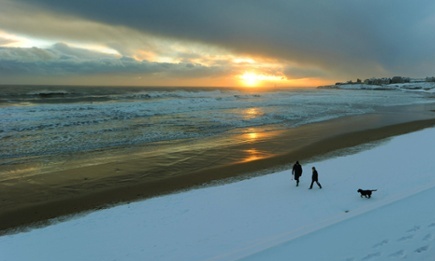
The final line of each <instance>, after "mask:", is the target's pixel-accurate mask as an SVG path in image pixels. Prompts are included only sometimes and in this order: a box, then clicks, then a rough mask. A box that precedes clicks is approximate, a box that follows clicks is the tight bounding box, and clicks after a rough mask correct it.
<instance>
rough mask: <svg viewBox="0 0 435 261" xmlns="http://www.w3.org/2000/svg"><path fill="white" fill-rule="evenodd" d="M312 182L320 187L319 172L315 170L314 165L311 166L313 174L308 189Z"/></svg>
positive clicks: (311, 186)
mask: <svg viewBox="0 0 435 261" xmlns="http://www.w3.org/2000/svg"><path fill="white" fill-rule="evenodd" d="M314 182H316V183H317V185H318V186H319V188H322V185H320V183H319V173H317V170H316V168H315V167H313V175H312V176H311V185H310V189H312V188H313V184H314Z"/></svg>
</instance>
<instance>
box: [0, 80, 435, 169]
mask: <svg viewBox="0 0 435 261" xmlns="http://www.w3.org/2000/svg"><path fill="white" fill-rule="evenodd" d="M3 88H4V87H3ZM34 88H36V89H34ZM34 88H33V89H29V87H22V88H21V89H20V88H18V87H14V88H10V89H5V90H3V92H2V94H1V95H0V105H1V107H0V141H1V142H2V146H1V147H0V164H2V165H4V164H10V163H11V162H21V161H23V160H28V157H45V156H53V155H69V154H71V153H83V152H88V151H94V150H105V149H109V148H113V147H126V146H135V145H144V144H147V143H150V142H157V141H167V142H171V141H175V140H180V139H189V138H196V139H197V138H203V137H208V136H212V135H223V134H225V133H226V132H228V131H231V132H233V133H234V132H238V131H240V132H244V131H246V128H256V127H262V128H266V127H267V129H269V130H273V129H283V128H292V127H294V126H300V125H304V124H308V123H312V122H318V121H323V120H327V119H333V118H337V117H342V116H346V115H357V114H364V113H371V112H374V111H376V110H377V109H378V108H379V107H388V106H397V105H408V104H416V103H425V102H433V101H432V99H431V98H430V97H429V98H428V96H427V95H426V94H423V93H421V92H402V91H387V90H381V91H371V90H357V91H349V90H335V89H332V90H331V89H289V90H275V89H273V90H268V91H255V90H249V91H247V90H236V89H224V88H221V89H204V88H203V89H194V88H190V89H189V88H185V89H183V88H181V89H174V88H161V89H158V88H125V89H123V88H85V87H65V86H61V87H50V88H48V87H44V88H38V87H34ZM41 94H43V95H41Z"/></svg>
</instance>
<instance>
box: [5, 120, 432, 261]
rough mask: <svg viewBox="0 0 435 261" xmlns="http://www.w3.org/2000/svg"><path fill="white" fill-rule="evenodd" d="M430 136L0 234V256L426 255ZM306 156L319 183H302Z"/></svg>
mask: <svg viewBox="0 0 435 261" xmlns="http://www.w3.org/2000/svg"><path fill="white" fill-rule="evenodd" d="M434 136H435V128H431V129H426V130H422V131H418V132H415V133H411V134H407V135H403V136H399V137H395V138H392V139H390V140H388V141H385V142H383V143H382V144H378V146H373V147H371V148H370V149H368V150H364V151H360V152H357V153H356V154H353V155H346V156H342V157H337V158H332V159H327V160H324V161H319V162H301V163H302V165H303V167H304V173H303V176H302V178H301V184H300V186H299V187H296V186H295V182H294V181H293V180H291V175H290V171H283V172H279V173H273V174H270V175H266V176H261V177H256V178H251V179H248V180H244V181H240V182H236V183H231V184H225V185H220V186H215V187H207V188H202V189H196V190H191V191H186V192H183V193H179V194H173V195H168V196H163V197H158V198H153V199H149V200H145V201H142V202H136V203H131V204H127V205H122V206H117V207H114V208H111V209H106V210H100V211H96V212H93V213H90V214H88V215H86V216H81V217H77V218H75V219H71V220H68V221H65V222H61V223H57V224H55V225H52V226H48V227H45V228H40V229H35V230H32V231H29V232H25V233H19V234H14V235H8V236H3V237H0V260H11V261H14V260H63V261H68V260H81V261H86V260H127V261H129V260H132V261H133V260H135V261H136V260H171V261H172V260H186V261H194V260H239V259H241V258H246V259H247V260H289V259H290V258H291V260H348V261H350V260H370V259H373V260H395V259H397V258H409V260H431V259H429V258H430V257H435V248H434V247H433V245H434V240H435V209H434V208H433V207H431V206H432V204H433V203H432V202H431V201H432V199H433V198H434V197H435V189H434V188H435V176H434V173H433V170H434V169H435V161H434V160H433V155H434V152H435V139H434V138H433V137H434ZM311 166H316V168H317V170H318V171H319V181H320V183H321V184H322V186H323V189H318V188H317V187H314V188H313V189H312V190H309V189H308V187H309V183H310V175H311V173H310V170H311ZM358 188H363V189H378V191H377V192H374V194H373V197H372V198H371V199H364V198H360V196H359V194H358V193H357V192H356V190H357V189H358Z"/></svg>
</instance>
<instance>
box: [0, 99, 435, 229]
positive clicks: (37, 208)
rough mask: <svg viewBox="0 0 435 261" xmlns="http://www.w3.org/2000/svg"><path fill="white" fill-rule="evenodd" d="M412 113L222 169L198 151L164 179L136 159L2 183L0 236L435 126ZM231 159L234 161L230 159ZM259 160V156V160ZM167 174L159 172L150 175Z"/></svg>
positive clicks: (334, 130) (258, 146)
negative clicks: (54, 220)
mask: <svg viewBox="0 0 435 261" xmlns="http://www.w3.org/2000/svg"><path fill="white" fill-rule="evenodd" d="M417 107H419V106H412V107H409V108H408V107H407V108H408V109H410V110H409V111H408V109H407V110H404V111H403V110H402V111H399V112H396V111H394V110H391V111H388V112H382V113H375V114H370V115H360V116H349V117H345V118H340V119H335V120H330V121H325V122H320V123H313V124H309V125H304V126H301V127H298V128H293V129H289V130H286V131H282V132H280V133H278V134H276V135H274V136H271V137H264V138H261V139H258V140H255V141H252V142H245V143H243V142H242V143H240V144H235V145H233V146H229V147H228V148H225V149H222V148H217V151H216V152H214V153H210V155H213V156H216V155H220V154H216V153H222V155H224V156H225V155H226V156H227V157H223V159H226V158H228V157H229V158H231V159H232V163H231V164H226V161H225V160H224V161H219V160H217V161H215V162H213V164H210V157H211V156H209V155H207V154H204V153H203V151H201V153H202V154H201V155H200V156H198V155H196V157H192V158H189V159H188V160H185V161H182V162H181V163H179V164H175V165H174V166H170V168H171V169H175V170H177V171H175V172H174V174H173V175H169V176H165V177H162V176H158V175H156V174H158V173H153V172H152V171H150V173H144V171H143V166H144V164H147V162H144V161H143V159H141V158H136V159H133V160H130V161H128V160H127V161H122V162H114V163H107V164H102V165H97V166H88V167H82V168H78V169H68V170H63V171H60V172H56V173H52V174H44V175H39V176H33V177H26V178H25V179H15V180H9V181H5V182H2V183H0V184H1V185H2V189H1V191H0V200H1V201H0V202H1V208H0V235H1V234H5V233H9V232H14V231H20V230H22V229H26V226H31V227H34V226H43V225H47V224H50V222H52V221H50V219H56V218H60V219H62V218H68V217H69V216H70V215H75V214H80V213H85V212H89V211H93V210H96V209H100V208H106V207H110V206H112V205H116V204H121V203H128V202H132V201H137V200H142V199H146V198H151V197H156V196H161V195H164V194H169V193H176V192H179V191H182V190H186V189H192V188H196V187H201V186H204V185H210V184H213V183H216V182H225V181H228V179H236V178H239V179H240V178H246V177H248V176H252V175H253V174H255V173H257V174H258V173H262V174H267V173H271V172H272V170H274V169H277V168H281V169H284V168H286V167H289V166H291V164H293V163H294V161H296V160H300V161H302V163H304V162H307V161H309V160H312V159H313V158H315V157H322V156H323V157H326V156H328V155H329V156H331V155H330V154H329V153H334V152H337V151H339V150H342V149H346V148H350V147H354V146H357V145H362V144H366V143H370V142H376V141H381V140H383V139H386V138H389V137H392V136H396V135H401V134H406V133H409V132H414V131H417V130H421V129H424V128H428V127H433V126H435V113H434V112H433V105H431V106H429V107H431V108H427V106H420V109H421V110H420V109H416V108H417ZM252 148H255V151H256V153H257V154H255V155H254V156H256V157H257V158H254V159H253V160H247V161H243V160H242V161H237V160H236V159H244V158H245V156H246V155H244V153H245V154H246V151H252ZM262 152H264V153H262ZM233 154H234V155H236V156H239V157H238V158H237V157H236V156H233V157H232V156H228V155H233ZM272 154H273V155H272ZM262 155H263V156H264V155H265V156H264V157H263V158H261V157H262ZM248 156H249V153H248ZM251 156H252V155H251ZM151 160H153V159H152V158H151ZM234 160H236V162H234ZM200 163H201V164H200ZM192 164H199V167H197V168H196V169H195V170H194V171H191V172H189V170H188V169H183V166H189V165H192ZM303 165H304V164H303ZM211 166H212V167H211ZM166 167H167V166H160V168H156V169H155V170H154V171H155V172H159V171H162V170H165V169H166ZM17 229H18V230H17Z"/></svg>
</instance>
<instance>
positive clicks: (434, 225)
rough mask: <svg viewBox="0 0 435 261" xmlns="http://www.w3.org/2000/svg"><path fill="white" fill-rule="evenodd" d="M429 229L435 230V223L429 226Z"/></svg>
mask: <svg viewBox="0 0 435 261" xmlns="http://www.w3.org/2000/svg"><path fill="white" fill-rule="evenodd" d="M427 227H428V228H435V223H432V224H430V225H429V226H427Z"/></svg>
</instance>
